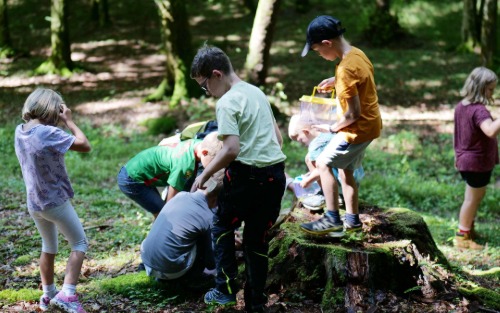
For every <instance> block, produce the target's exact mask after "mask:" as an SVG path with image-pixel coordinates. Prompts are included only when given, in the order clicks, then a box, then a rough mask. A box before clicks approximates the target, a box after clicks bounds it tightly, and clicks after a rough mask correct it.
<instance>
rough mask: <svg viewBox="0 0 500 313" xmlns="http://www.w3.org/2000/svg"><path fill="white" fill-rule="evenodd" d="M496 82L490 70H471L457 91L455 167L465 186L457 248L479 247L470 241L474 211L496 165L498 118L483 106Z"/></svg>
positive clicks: (499, 127) (456, 239) (483, 68)
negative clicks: (458, 96)
mask: <svg viewBox="0 0 500 313" xmlns="http://www.w3.org/2000/svg"><path fill="white" fill-rule="evenodd" d="M497 81H498V78H497V76H496V75H495V73H494V72H493V71H491V70H489V69H487V68H485V67H477V68H475V69H474V70H473V71H472V72H471V73H470V75H469V77H467V80H466V81H465V84H464V87H463V88H462V90H461V92H460V94H461V95H462V96H463V99H462V101H460V102H459V103H458V105H457V106H456V108H455V132H454V133H455V138H454V148H455V166H456V168H457V169H458V171H459V172H460V175H461V176H462V178H463V179H464V180H465V183H466V186H465V196H464V202H463V203H462V207H461V208H460V216H459V221H458V223H459V224H458V232H457V233H456V235H455V240H454V244H455V246H456V247H459V248H468V249H477V250H480V249H482V248H483V246H481V245H479V244H477V243H475V242H474V241H473V240H472V239H473V237H474V229H473V228H474V219H475V217H476V212H477V209H478V208H479V205H480V204H481V201H482V200H483V197H484V195H485V193H486V186H487V185H488V183H489V181H490V179H491V173H492V171H493V168H494V167H495V165H496V164H498V163H499V161H498V143H497V138H496V136H497V135H498V133H499V132H500V119H496V120H494V119H493V118H492V117H491V114H490V112H489V111H488V109H487V108H486V104H488V102H490V101H491V102H492V101H493V98H492V95H493V90H494V89H495V87H496V85H497Z"/></svg>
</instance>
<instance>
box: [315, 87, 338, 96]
mask: <svg viewBox="0 0 500 313" xmlns="http://www.w3.org/2000/svg"><path fill="white" fill-rule="evenodd" d="M318 88H319V86H314V88H313V93H312V95H311V99H312V98H314V95H315V94H316V91H317V89H318ZM331 98H332V99H335V88H333V89H332V96H331Z"/></svg>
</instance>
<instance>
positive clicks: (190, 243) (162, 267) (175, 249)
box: [141, 191, 213, 274]
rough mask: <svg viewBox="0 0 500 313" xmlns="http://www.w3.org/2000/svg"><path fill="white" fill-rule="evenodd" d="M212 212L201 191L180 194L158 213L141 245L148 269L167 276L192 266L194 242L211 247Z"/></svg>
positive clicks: (142, 256)
mask: <svg viewBox="0 0 500 313" xmlns="http://www.w3.org/2000/svg"><path fill="white" fill-rule="evenodd" d="M212 219H213V212H212V210H211V209H209V207H208V203H207V199H206V196H205V194H204V193H203V191H197V192H194V193H189V192H180V193H179V194H177V195H176V196H175V197H173V198H172V199H171V200H170V201H169V202H167V204H165V206H164V207H163V209H162V210H161V212H160V214H159V215H158V217H157V218H156V220H155V222H154V223H153V226H152V227H151V231H150V232H149V234H148V236H147V237H146V239H145V240H144V241H143V243H142V248H141V258H142V261H143V263H144V264H145V265H146V266H149V267H150V268H152V269H154V270H156V271H160V272H163V273H167V274H174V273H179V272H182V271H184V270H185V269H187V268H188V267H190V266H191V265H192V262H194V260H192V258H191V251H192V250H193V247H194V246H195V245H196V243H197V242H206V245H207V247H204V248H206V249H210V250H211V249H212V246H211V244H210V240H209V239H210V229H211V227H212Z"/></svg>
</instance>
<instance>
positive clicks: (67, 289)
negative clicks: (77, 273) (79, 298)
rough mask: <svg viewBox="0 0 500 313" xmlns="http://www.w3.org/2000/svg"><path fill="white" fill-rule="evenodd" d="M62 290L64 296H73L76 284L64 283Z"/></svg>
mask: <svg viewBox="0 0 500 313" xmlns="http://www.w3.org/2000/svg"><path fill="white" fill-rule="evenodd" d="M62 291H64V293H65V294H66V296H74V295H75V293H76V285H70V284H64V285H63V287H62Z"/></svg>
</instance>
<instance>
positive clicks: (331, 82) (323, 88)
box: [317, 76, 335, 93]
mask: <svg viewBox="0 0 500 313" xmlns="http://www.w3.org/2000/svg"><path fill="white" fill-rule="evenodd" d="M334 87H335V76H333V77H330V78H327V79H323V80H322V81H321V83H319V84H318V89H317V90H318V92H320V93H326V92H332V91H333V88H334Z"/></svg>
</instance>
